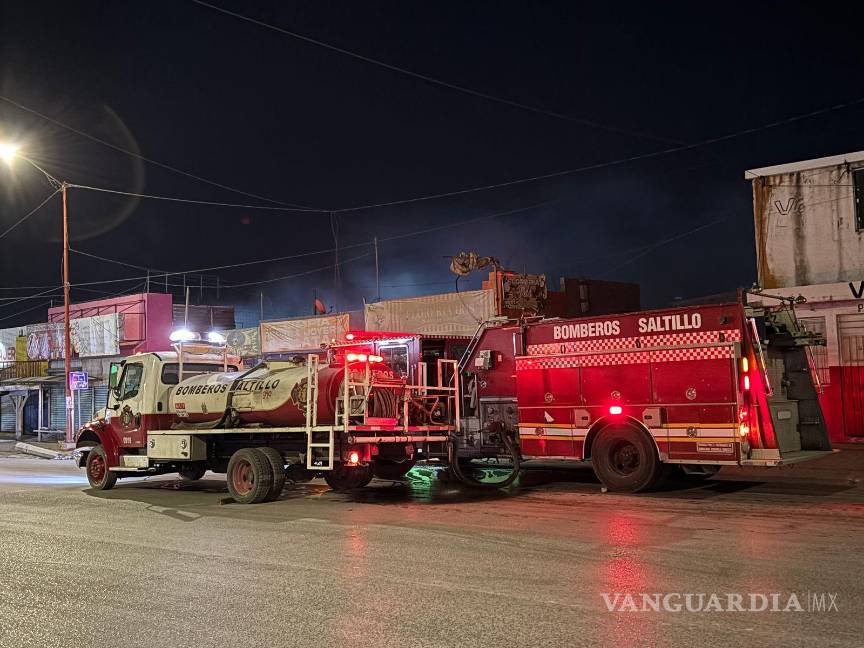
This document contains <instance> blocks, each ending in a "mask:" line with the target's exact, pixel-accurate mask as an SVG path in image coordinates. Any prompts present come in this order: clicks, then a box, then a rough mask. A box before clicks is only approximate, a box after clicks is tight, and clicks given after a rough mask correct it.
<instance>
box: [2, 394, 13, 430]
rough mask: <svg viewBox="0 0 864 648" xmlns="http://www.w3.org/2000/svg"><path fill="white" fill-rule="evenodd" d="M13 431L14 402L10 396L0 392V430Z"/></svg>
mask: <svg viewBox="0 0 864 648" xmlns="http://www.w3.org/2000/svg"><path fill="white" fill-rule="evenodd" d="M14 431H15V404H14V403H13V402H12V397H11V396H8V395H6V394H0V432H14Z"/></svg>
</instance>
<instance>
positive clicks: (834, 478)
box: [717, 443, 864, 484]
mask: <svg viewBox="0 0 864 648" xmlns="http://www.w3.org/2000/svg"><path fill="white" fill-rule="evenodd" d="M834 450H835V451H836V452H834V453H833V454H831V455H826V456H825V457H821V458H819V459H813V460H811V461H804V462H802V463H799V464H792V465H790V466H779V467H775V468H761V467H760V468H755V467H747V468H739V467H735V466H724V467H723V468H722V469H721V470H720V472H719V473H718V475H717V476H718V477H719V478H724V477H725V478H727V479H737V478H740V479H753V478H756V479H763V478H765V479H784V480H786V479H804V480H810V481H821V482H826V481H828V482H838V481H842V482H845V483H859V484H864V444H861V443H842V444H836V445H835V446H834Z"/></svg>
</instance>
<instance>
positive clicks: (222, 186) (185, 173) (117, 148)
mask: <svg viewBox="0 0 864 648" xmlns="http://www.w3.org/2000/svg"><path fill="white" fill-rule="evenodd" d="M0 100H2V101H5V102H6V103H8V104H11V105H12V106H15V107H16V108H18V109H19V110H23V111H24V112H27V113H30V114H31V115H35V116H36V117H39V118H40V119H44V120H45V121H47V122H50V123H52V124H54V125H55V126H59V127H60V128H63V129H65V130H67V131H70V132H72V133H75V134H76V135H80V136H81V137H84V138H86V139H89V140H90V141H93V142H97V143H99V144H102V145H103V146H107V147H108V148H111V149H114V150H115V151H119V152H120V153H125V154H126V155H131V156H132V157H134V158H137V159H139V160H142V161H143V162H147V163H148V164H153V165H155V166H158V167H161V168H163V169H166V170H167V171H171V172H173V173H179V174H180V175H183V176H186V177H187V178H192V179H193V180H198V181H199V182H203V183H205V184H209V185H211V186H213V187H218V188H219V189H225V190H226V191H231V192H234V193H236V194H241V195H243V196H248V197H249V198H257V199H258V200H263V201H265V202H269V203H274V204H277V205H283V206H285V207H298V208H302V209H306V208H307V207H306V206H305V205H297V204H292V203H286V202H282V201H279V200H274V199H273V198H267V197H266V196H260V195H258V194H254V193H250V192H248V191H243V190H242V189H236V188H235V187H231V186H229V185H226V184H222V183H220V182H214V181H213V180H208V179H207V178H204V177H202V176H199V175H195V174H194V173H189V172H188V171H183V170H182V169H178V168H177V167H174V166H171V165H168V164H165V163H163V162H159V161H157V160H154V159H152V158H148V157H144V156H143V155H141V154H140V153H136V152H135V151H130V150H129V149H125V148H123V147H122V146H117V145H116V144H112V143H111V142H108V141H106V140H104V139H101V138H99V137H96V136H95V135H91V134H90V133H87V132H84V131H82V130H78V129H77V128H73V127H72V126H69V125H68V124H64V123H63V122H61V121H58V120H56V119H54V118H53V117H49V116H48V115H45V114H43V113H41V112H39V111H37V110H34V109H32V108H28V107H27V106H25V105H23V104H21V103H18V102H17V101H15V100H14V99H10V98H9V97H5V96H3V95H0Z"/></svg>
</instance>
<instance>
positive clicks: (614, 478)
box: [591, 425, 666, 493]
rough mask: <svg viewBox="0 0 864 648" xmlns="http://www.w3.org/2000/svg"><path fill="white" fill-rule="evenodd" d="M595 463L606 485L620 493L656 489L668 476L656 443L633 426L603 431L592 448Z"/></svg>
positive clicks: (610, 428) (597, 472)
mask: <svg viewBox="0 0 864 648" xmlns="http://www.w3.org/2000/svg"><path fill="white" fill-rule="evenodd" d="M591 462H592V464H593V467H594V474H595V475H597V478H598V479H599V480H600V481H601V482H603V485H604V486H606V488H608V489H609V490H610V491H615V492H620V493H639V492H641V491H645V490H648V489H650V488H653V487H655V486H656V485H657V484H658V483H659V482H660V480H661V478H662V477H663V476H664V474H665V473H666V471H664V466H663V464H662V463H661V462H660V457H658V456H657V451H656V450H655V448H654V443H653V441H652V440H651V439H649V438H648V436H647V435H646V434H645V433H644V432H642V431H640V430H637V429H636V428H634V427H631V426H629V425H620V426H613V427H607V428H605V429H603V430H601V431H600V434H599V436H598V437H597V440H596V441H594V445H593V447H592V449H591Z"/></svg>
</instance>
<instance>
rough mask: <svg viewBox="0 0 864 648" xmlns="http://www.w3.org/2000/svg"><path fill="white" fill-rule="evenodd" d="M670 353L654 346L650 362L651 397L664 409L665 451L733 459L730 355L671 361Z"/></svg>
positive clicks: (734, 427)
mask: <svg viewBox="0 0 864 648" xmlns="http://www.w3.org/2000/svg"><path fill="white" fill-rule="evenodd" d="M693 351H694V350H692V349H688V350H687V352H688V353H691V354H692V353H693ZM678 353H681V352H678ZM669 355H670V354H669V353H668V352H659V353H657V354H656V358H655V357H654V356H655V354H654V353H652V365H651V379H652V386H653V390H654V399H655V402H656V403H657V404H662V405H663V406H664V409H665V411H666V443H667V447H668V452H669V457H670V458H672V459H693V460H711V459H716V460H718V461H731V460H733V459H734V458H735V457H736V456H737V448H736V444H735V442H736V441H737V438H736V430H737V423H736V420H735V405H736V393H737V391H736V388H735V371H734V362H735V360H734V358H732V357H729V358H716V359H708V360H681V361H671V362H670V361H669V360H668V359H667V358H668V357H669ZM730 355H731V352H730ZM658 441H659V439H658Z"/></svg>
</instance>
